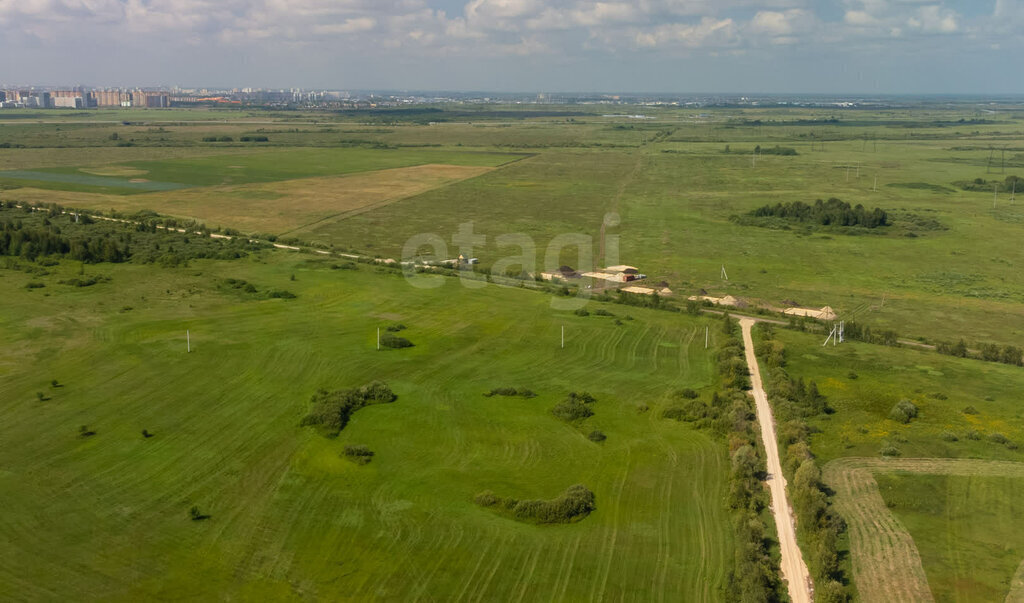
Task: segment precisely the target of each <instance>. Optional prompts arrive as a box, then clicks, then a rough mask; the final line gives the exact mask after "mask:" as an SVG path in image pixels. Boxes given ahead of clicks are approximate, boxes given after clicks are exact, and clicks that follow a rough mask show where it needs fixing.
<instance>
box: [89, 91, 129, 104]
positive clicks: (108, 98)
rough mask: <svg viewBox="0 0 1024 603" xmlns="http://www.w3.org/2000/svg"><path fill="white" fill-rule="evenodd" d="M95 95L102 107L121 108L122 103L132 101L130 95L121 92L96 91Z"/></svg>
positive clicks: (97, 102)
mask: <svg viewBox="0 0 1024 603" xmlns="http://www.w3.org/2000/svg"><path fill="white" fill-rule="evenodd" d="M93 95H95V97H96V104H97V105H99V106H100V107H120V106H121V104H122V103H124V102H125V101H128V100H130V97H129V95H128V94H127V93H125V92H121V91H120V90H109V89H108V90H95V91H93Z"/></svg>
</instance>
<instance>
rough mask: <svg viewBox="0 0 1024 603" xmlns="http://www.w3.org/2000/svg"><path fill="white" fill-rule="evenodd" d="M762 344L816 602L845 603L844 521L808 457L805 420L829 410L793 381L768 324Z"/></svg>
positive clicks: (809, 388)
mask: <svg viewBox="0 0 1024 603" xmlns="http://www.w3.org/2000/svg"><path fill="white" fill-rule="evenodd" d="M759 329H760V331H759V338H760V342H759V343H758V345H757V346H756V349H755V352H756V353H757V354H758V356H759V357H760V358H761V360H762V362H763V363H764V365H765V366H766V367H768V371H769V377H768V379H767V380H766V381H767V383H766V384H765V386H766V389H767V390H768V391H767V393H768V397H769V398H770V399H771V401H772V407H773V409H774V411H775V416H776V420H777V421H778V422H779V433H778V438H779V448H780V450H781V451H782V452H783V454H782V464H783V471H784V472H785V473H786V474H787V477H788V478H789V494H790V496H791V497H792V499H793V510H794V511H795V512H796V517H797V532H798V534H799V536H800V538H801V540H802V541H803V549H804V551H805V552H806V553H807V561H808V565H809V566H810V570H811V574H812V577H813V579H814V584H815V588H814V600H815V601H819V602H821V603H835V602H845V601H848V600H849V594H848V593H847V592H846V588H845V587H844V586H843V584H844V582H845V579H844V576H843V572H842V569H841V568H840V566H839V553H838V541H839V536H840V534H842V533H843V532H844V531H845V530H846V522H845V521H844V520H843V518H842V517H841V516H840V515H839V514H838V513H836V511H835V510H834V509H833V508H832V505H831V502H830V501H829V498H828V488H827V487H826V486H825V484H824V483H823V482H822V481H821V470H820V469H819V468H818V466H817V463H816V462H815V460H814V455H813V454H811V448H810V440H809V438H810V433H811V428H810V426H809V425H808V424H807V422H806V419H807V418H808V417H813V416H816V415H818V414H821V413H826V412H830V410H829V407H828V404H827V402H826V400H825V398H824V397H823V396H822V395H821V394H820V393H819V392H818V387H817V384H816V383H815V382H814V381H810V382H808V383H806V384H804V382H803V380H802V379H793V378H791V377H790V376H789V375H788V374H787V373H786V371H785V369H784V368H783V367H784V366H785V348H784V346H783V345H782V343H781V342H779V341H775V340H774V339H773V337H774V330H773V328H772V327H771V325H768V324H766V323H761V324H760V325H759Z"/></svg>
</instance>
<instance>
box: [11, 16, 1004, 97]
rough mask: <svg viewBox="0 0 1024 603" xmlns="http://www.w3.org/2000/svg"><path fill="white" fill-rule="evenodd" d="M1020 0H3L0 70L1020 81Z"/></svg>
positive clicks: (119, 81)
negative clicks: (628, 0)
mask: <svg viewBox="0 0 1024 603" xmlns="http://www.w3.org/2000/svg"><path fill="white" fill-rule="evenodd" d="M1022 34H1024V0H817V1H816V0H633V1H631V2H626V1H620V0H602V1H592V0H0V83H3V84H7V85H13V84H19V85H28V84H37V85H72V84H84V85H94V86H157V85H169V86H174V85H177V86H183V87H201V86H210V87H245V86H250V87H264V88H293V87H301V88H327V89H338V90H369V89H377V90H385V89H386V90H462V91H505V92H550V93H557V92H608V93H643V92H666V93H680V94H686V93H691V94H699V93H714V92H720V93H743V92H748V93H758V92H761V93H823V94H854V93H856V94H864V95H871V94H936V93H938V94H942V93H955V94H1020V93H1024V77H1021V72H1020V67H1021V62H1022V61H1021V59H1024V35H1022Z"/></svg>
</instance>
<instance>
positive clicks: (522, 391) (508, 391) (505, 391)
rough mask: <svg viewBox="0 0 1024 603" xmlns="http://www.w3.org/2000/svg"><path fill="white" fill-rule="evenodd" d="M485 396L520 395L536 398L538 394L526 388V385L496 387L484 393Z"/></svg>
mask: <svg viewBox="0 0 1024 603" xmlns="http://www.w3.org/2000/svg"><path fill="white" fill-rule="evenodd" d="M484 396H485V397H487V398H491V397H493V396H507V397H512V396H519V397H522V398H536V397H537V394H535V393H533V391H532V390H529V389H526V388H525V387H519V388H516V387H496V388H494V389H492V390H491V391H489V392H487V393H486V394H484Z"/></svg>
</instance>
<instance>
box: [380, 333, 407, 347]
mask: <svg viewBox="0 0 1024 603" xmlns="http://www.w3.org/2000/svg"><path fill="white" fill-rule="evenodd" d="M413 345H415V344H413V342H411V341H409V340H408V339H406V338H405V337H399V336H398V335H393V334H391V333H384V334H383V335H381V336H380V347H382V348H388V349H392V350H399V349H402V348H411V347H413Z"/></svg>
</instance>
